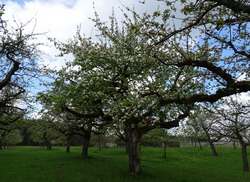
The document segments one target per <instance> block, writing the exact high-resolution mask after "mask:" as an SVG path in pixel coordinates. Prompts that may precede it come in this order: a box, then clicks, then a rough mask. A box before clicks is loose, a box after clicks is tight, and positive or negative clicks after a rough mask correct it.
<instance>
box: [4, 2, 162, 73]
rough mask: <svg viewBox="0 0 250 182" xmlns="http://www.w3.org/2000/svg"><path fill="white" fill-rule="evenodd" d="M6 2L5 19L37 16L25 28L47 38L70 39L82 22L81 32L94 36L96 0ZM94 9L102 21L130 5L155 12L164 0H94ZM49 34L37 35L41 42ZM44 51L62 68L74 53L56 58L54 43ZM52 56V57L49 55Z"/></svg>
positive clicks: (45, 39) (44, 48)
mask: <svg viewBox="0 0 250 182" xmlns="http://www.w3.org/2000/svg"><path fill="white" fill-rule="evenodd" d="M2 3H4V4H5V14H4V19H7V20H9V21H10V22H11V21H12V20H13V16H14V17H15V19H20V21H21V22H27V21H29V20H30V19H31V18H34V19H35V20H36V21H35V20H33V21H32V22H31V23H30V24H29V27H27V29H28V30H27V29H26V31H31V30H32V29H33V28H34V26H35V32H38V33H44V32H47V34H46V35H47V37H51V38H56V39H57V40H59V41H65V40H67V39H69V38H71V37H72V36H73V35H74V34H75V32H76V29H77V26H78V25H80V24H81V31H82V32H83V33H84V34H85V35H86V36H91V32H92V30H93V25H94V23H93V22H92V21H91V20H90V19H89V18H90V17H93V16H94V8H93V1H91V0H27V1H20V0H16V1H14V0H12V1H10V0H7V1H3V2H2ZM94 4H95V9H96V11H97V12H98V14H99V15H100V18H101V19H102V20H104V21H105V20H107V19H108V17H109V16H111V14H112V10H114V11H115V14H116V17H117V18H118V19H122V14H121V11H120V10H119V7H121V8H123V5H124V6H128V7H130V8H133V6H134V8H135V9H136V10H137V11H138V12H141V13H142V12H145V11H147V12H153V11H154V10H156V9H157V8H158V6H159V4H161V5H163V4H164V3H163V2H158V1H156V0H148V1H147V3H146V4H141V3H139V0H94ZM47 37H46V36H40V37H38V41H39V42H43V43H48V40H47ZM42 51H44V52H45V53H46V56H45V57H44V59H45V58H46V60H44V62H45V64H46V63H47V64H50V65H51V67H53V68H54V67H55V66H57V67H60V66H62V65H64V62H65V59H66V58H67V59H72V56H69V57H66V58H57V57H55V55H56V54H58V51H57V50H56V49H55V48H54V47H53V45H51V46H45V47H43V48H42ZM49 56H50V58H49Z"/></svg>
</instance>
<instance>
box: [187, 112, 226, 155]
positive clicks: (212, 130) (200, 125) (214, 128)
mask: <svg viewBox="0 0 250 182" xmlns="http://www.w3.org/2000/svg"><path fill="white" fill-rule="evenodd" d="M196 112H199V113H197V114H193V115H191V116H190V117H189V120H188V121H187V125H188V126H191V127H192V128H193V129H194V131H195V133H196V136H197V139H198V141H199V142H200V141H206V142H208V143H209V146H210V148H211V150H212V153H213V156H217V155H218V154H217V152H216V149H215V146H214V142H218V141H219V140H220V139H221V138H222V137H223V136H224V135H223V134H222V133H221V132H218V131H219V129H218V128H219V126H218V125H217V122H218V119H219V118H218V117H216V116H215V115H213V114H212V113H209V112H208V111H207V112H204V111H203V112H202V111H199V110H198V111H196ZM200 147H201V146H200Z"/></svg>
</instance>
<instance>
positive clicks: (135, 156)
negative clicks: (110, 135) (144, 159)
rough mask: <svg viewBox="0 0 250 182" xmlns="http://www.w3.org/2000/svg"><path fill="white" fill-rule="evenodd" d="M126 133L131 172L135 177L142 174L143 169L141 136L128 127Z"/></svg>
mask: <svg viewBox="0 0 250 182" xmlns="http://www.w3.org/2000/svg"><path fill="white" fill-rule="evenodd" d="M125 131H126V137H127V140H126V142H127V143H126V146H127V149H128V156H129V172H130V174H133V175H138V174H141V173H142V168H141V156H140V149H141V143H140V142H141V135H140V134H139V133H138V132H137V131H136V130H135V129H133V128H131V127H127V128H126V129H125Z"/></svg>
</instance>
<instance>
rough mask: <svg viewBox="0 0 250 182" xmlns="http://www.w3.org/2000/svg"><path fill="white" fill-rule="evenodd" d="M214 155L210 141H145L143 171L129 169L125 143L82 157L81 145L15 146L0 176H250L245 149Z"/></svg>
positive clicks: (99, 181)
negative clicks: (201, 144)
mask: <svg viewBox="0 0 250 182" xmlns="http://www.w3.org/2000/svg"><path fill="white" fill-rule="evenodd" d="M217 152H218V154H219V156H218V157H213V156H212V155H211V151H210V149H209V148H208V147H206V148H204V150H202V151H200V150H199V149H198V148H194V147H183V148H168V149H167V159H163V158H162V154H163V149H162V148H151V147H143V148H142V149H141V158H142V159H141V160H142V161H141V162H142V169H143V175H139V176H132V175H129V174H128V157H127V155H126V153H125V149H124V148H103V149H102V151H100V152H99V151H98V149H97V148H90V149H89V157H88V158H86V159H83V158H81V157H80V154H81V147H72V148H71V152H70V153H65V148H63V147H54V148H53V150H52V151H48V150H46V149H43V148H40V147H13V148H10V149H6V150H2V151H0V181H1V182H29V181H32V182H33V181H34V182H92V181H93V182H105V181H107V182H113V181H117V182H118V181H119V182H126V181H141V182H154V181H155V182H161V181H164V182H172V181H180V182H189V181H190V182H195V181H197V182H200V181H204V182H206V181H207V182H213V181H215V182H216V181H219V182H221V181H223V182H231V181H232V182H249V181H250V173H249V172H248V173H247V172H243V171H242V162H241V151H240V149H239V148H238V149H237V150H234V149H233V148H228V147H218V148H217ZM249 161H250V156H249Z"/></svg>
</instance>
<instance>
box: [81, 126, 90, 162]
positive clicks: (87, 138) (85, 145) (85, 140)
mask: <svg viewBox="0 0 250 182" xmlns="http://www.w3.org/2000/svg"><path fill="white" fill-rule="evenodd" d="M90 138H91V130H89V131H88V132H86V133H85V136H84V137H83V145H82V157H84V158H85V157H88V150H89V141H90Z"/></svg>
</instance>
